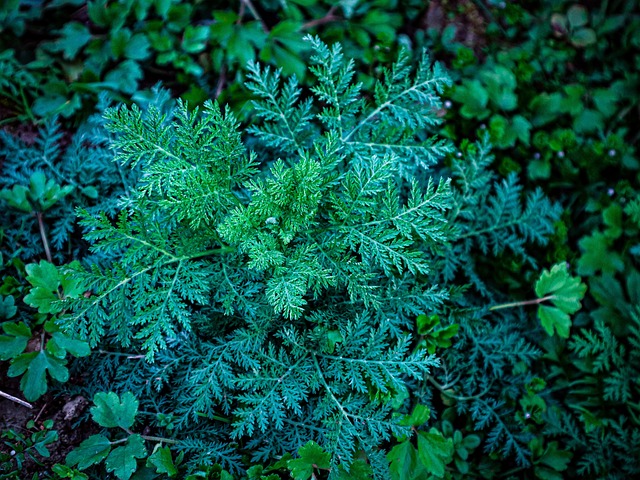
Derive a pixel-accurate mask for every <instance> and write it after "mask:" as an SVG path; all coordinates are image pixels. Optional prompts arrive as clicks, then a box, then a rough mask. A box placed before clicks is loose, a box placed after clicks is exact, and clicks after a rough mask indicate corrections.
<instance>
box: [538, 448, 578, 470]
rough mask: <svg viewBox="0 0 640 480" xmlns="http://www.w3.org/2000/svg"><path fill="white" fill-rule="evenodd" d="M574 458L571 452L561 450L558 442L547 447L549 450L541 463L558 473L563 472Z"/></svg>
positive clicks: (541, 459)
mask: <svg viewBox="0 0 640 480" xmlns="http://www.w3.org/2000/svg"><path fill="white" fill-rule="evenodd" d="M572 456H573V455H572V454H571V452H567V451H565V450H559V449H558V442H551V443H549V445H547V448H546V450H545V452H544V454H543V455H542V457H541V458H540V460H539V462H540V463H544V464H545V465H547V466H549V467H551V468H553V469H554V470H556V471H558V472H562V471H564V470H566V469H567V467H568V466H569V462H570V461H571V457H572Z"/></svg>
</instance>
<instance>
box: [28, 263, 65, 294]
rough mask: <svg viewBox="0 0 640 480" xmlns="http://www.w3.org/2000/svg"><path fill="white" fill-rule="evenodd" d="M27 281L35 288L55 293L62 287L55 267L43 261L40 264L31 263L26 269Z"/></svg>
mask: <svg viewBox="0 0 640 480" xmlns="http://www.w3.org/2000/svg"><path fill="white" fill-rule="evenodd" d="M25 270H26V271H27V281H28V282H29V283H30V284H31V285H33V286H34V287H42V288H44V289H46V290H49V291H54V290H56V289H57V288H58V286H59V285H60V277H59V275H58V270H57V269H56V267H55V265H53V264H51V263H49V262H47V261H45V260H41V261H40V263H31V264H29V265H27V266H26V267H25Z"/></svg>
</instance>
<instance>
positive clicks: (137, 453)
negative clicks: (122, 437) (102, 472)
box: [105, 434, 147, 480]
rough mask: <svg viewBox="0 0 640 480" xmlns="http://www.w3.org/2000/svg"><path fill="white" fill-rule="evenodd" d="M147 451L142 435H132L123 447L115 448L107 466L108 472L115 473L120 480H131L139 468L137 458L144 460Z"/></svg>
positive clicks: (107, 461)
mask: <svg viewBox="0 0 640 480" xmlns="http://www.w3.org/2000/svg"><path fill="white" fill-rule="evenodd" d="M146 455H147V449H146V448H145V446H144V440H143V439H142V437H141V436H140V435H137V434H136V435H131V436H130V437H129V439H128V440H127V443H125V444H124V445H123V446H122V447H118V448H114V449H113V450H112V451H111V453H110V454H109V456H108V457H107V460H106V461H105V464H106V466H107V471H108V472H113V473H114V474H115V476H116V477H118V478H119V479H120V480H129V479H130V478H131V475H133V472H135V471H136V469H137V468H138V462H137V461H136V458H144V457H145V456H146Z"/></svg>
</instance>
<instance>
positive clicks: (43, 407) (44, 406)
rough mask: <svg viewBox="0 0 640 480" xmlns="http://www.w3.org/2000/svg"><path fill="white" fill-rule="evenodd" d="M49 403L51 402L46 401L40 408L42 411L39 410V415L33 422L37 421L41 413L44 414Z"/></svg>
mask: <svg viewBox="0 0 640 480" xmlns="http://www.w3.org/2000/svg"><path fill="white" fill-rule="evenodd" d="M47 405H49V402H47V403H45V404H44V405H43V406H42V408H41V409H40V411H39V412H38V415H36V418H34V419H33V423H35V422H37V421H38V419H39V418H40V415H42V412H44V409H45V408H46V406H47Z"/></svg>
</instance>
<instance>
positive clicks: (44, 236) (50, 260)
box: [36, 212, 53, 263]
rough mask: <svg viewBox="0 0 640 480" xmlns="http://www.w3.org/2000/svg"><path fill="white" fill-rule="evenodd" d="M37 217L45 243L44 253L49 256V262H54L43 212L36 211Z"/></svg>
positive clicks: (41, 236)
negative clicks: (45, 229)
mask: <svg viewBox="0 0 640 480" xmlns="http://www.w3.org/2000/svg"><path fill="white" fill-rule="evenodd" d="M36 218H37V219H38V229H39V230H40V238H42V243H43V244H44V253H45V255H46V256H47V261H48V262H49V263H53V258H52V257H51V250H50V249H49V242H48V241H47V234H46V232H45V231H44V222H43V221H42V212H36Z"/></svg>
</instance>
